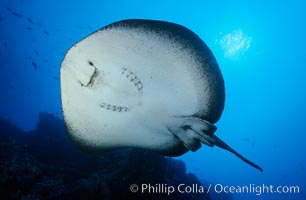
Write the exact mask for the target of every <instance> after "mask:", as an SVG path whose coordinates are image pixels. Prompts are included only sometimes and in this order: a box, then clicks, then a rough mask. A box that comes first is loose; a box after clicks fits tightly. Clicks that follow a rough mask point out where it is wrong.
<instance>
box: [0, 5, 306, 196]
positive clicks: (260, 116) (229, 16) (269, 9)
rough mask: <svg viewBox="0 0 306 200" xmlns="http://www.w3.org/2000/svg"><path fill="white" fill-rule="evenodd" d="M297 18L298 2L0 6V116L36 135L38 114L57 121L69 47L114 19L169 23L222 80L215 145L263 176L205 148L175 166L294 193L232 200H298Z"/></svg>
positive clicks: (300, 49)
mask: <svg viewBox="0 0 306 200" xmlns="http://www.w3.org/2000/svg"><path fill="white" fill-rule="evenodd" d="M305 10H306V4H305V3H304V2H303V1H301V0H300V1H299V0H293V1H290V2H280V1H256V2H255V1H254V2H247V1H224V0H223V1H222V0H220V1H189V2H187V1H180V0H178V1H174V0H173V1H172V0H171V1H152V2H145V1H136V0H132V1H109V2H107V1H97V0H92V1H90V2H88V1H80V0H78V1H72V0H66V1H59V0H53V1H36V0H27V1H26V0H13V1H12V0H2V1H1V2H0V63H1V66H0V80H1V85H0V94H1V96H0V116H1V117H4V118H6V119H8V120H9V121H11V122H12V123H13V124H16V125H18V126H19V127H20V128H21V129H23V130H24V131H30V130H33V129H35V128H36V125H37V123H38V119H39V115H40V113H41V112H48V113H53V114H54V115H55V116H57V117H59V118H60V119H62V114H61V102H60V80H59V69H60V64H61V62H62V59H63V57H64V55H65V53H66V51H67V50H68V49H69V48H70V47H71V46H72V45H73V44H74V43H76V42H77V41H79V40H80V39H81V38H83V37H85V36H87V35H88V34H90V33H91V32H93V31H95V30H97V29H99V28H101V27H103V26H105V25H108V24H110V23H112V22H115V21H118V20H122V19H130V18H142V19H156V20H164V21H170V22H175V23H178V24H181V25H183V26H186V27H188V28H189V29H191V30H192V31H194V32H195V33H197V34H198V35H199V36H200V37H201V38H202V39H203V40H204V41H205V43H206V44H207V45H208V46H209V47H210V48H211V50H212V51H213V53H214V55H215V57H216V59H217V61H218V64H219V66H220V69H221V71H222V73H223V76H224V80H225V86H226V104H225V109H224V112H223V115H222V117H221V119H220V120H219V122H218V123H217V124H216V125H217V127H218V130H217V132H216V135H218V136H219V137H220V138H222V139H224V141H226V142H227V143H228V144H230V145H231V146H232V147H233V148H234V149H236V150H237V151H238V152H240V153H241V154H242V155H244V156H246V157H247V158H249V159H250V160H252V161H254V162H255V163H257V164H259V165H260V166H261V167H262V168H263V169H264V172H263V173H261V172H258V171H257V170H255V169H253V168H252V167H249V166H248V165H246V164H245V163H243V162H241V161H240V160H239V159H237V158H236V157H235V156H233V155H231V154H229V153H228V152H225V151H223V150H221V149H218V148H209V147H206V146H203V147H202V148H201V149H199V150H198V151H197V152H194V153H192V152H189V153H187V154H185V155H183V156H180V157H178V159H180V160H183V161H184V162H185V163H186V166H187V170H188V171H189V172H191V173H194V174H195V175H196V176H197V177H198V178H199V179H200V180H202V183H203V185H204V186H209V185H210V184H212V187H213V188H214V186H215V187H216V188H215V189H218V187H219V188H220V185H223V186H234V187H236V188H237V187H238V186H245V185H247V186H249V185H252V186H262V185H263V184H264V185H267V186H270V185H272V186H274V188H276V187H277V186H284V187H282V188H283V189H284V190H286V189H288V188H290V186H298V187H299V192H295V193H293V192H289V191H287V190H286V191H284V190H283V191H282V193H280V192H274V193H271V192H263V194H259V192H249V193H240V192H238V191H236V192H233V193H232V196H233V199H306V194H305V192H306V191H305V189H306V181H305V180H306V172H305V166H306V156H305V155H306V154H305V152H306V151H305V133H306V129H305V124H306V114H305V113H306V106H305V100H306V88H305V86H306V78H305V75H306V70H305V66H306V51H305V48H304V46H305V44H306V39H305V35H306V28H305V19H306V14H305ZM217 186H218V187H217ZM224 192H225V191H222V193H224ZM214 195H215V198H219V197H218V194H214ZM214 195H212V198H213V197H214Z"/></svg>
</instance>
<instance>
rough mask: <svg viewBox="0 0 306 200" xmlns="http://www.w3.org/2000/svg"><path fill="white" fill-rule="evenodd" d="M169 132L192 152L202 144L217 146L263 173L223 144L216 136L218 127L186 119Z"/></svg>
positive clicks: (197, 119) (204, 121)
mask: <svg viewBox="0 0 306 200" xmlns="http://www.w3.org/2000/svg"><path fill="white" fill-rule="evenodd" d="M169 130H170V132H172V133H173V134H174V135H175V136H176V137H177V138H179V140H181V142H182V143H183V144H184V146H185V147H186V148H187V149H189V150H191V151H196V150H198V149H199V148H200V147H201V143H203V144H206V145H207V146H210V147H213V146H214V145H216V146H218V147H220V148H222V149H225V150H227V151H229V152H231V153H233V154H235V155H236V156H237V157H238V158H240V159H241V160H242V161H244V162H246V163H248V164H249V165H251V166H253V167H254V168H256V169H258V170H260V171H261V172H262V171H263V169H262V168H261V167H259V166H258V165H256V164H255V163H253V162H251V161H250V160H248V159H246V158H245V157H243V156H242V155H240V154H239V153H238V152H236V151H235V150H234V149H233V148H231V147H230V146H229V145H227V144H226V143H225V142H223V141H222V140H221V139H220V138H218V137H217V136H215V135H214V132H215V131H216V130H217V127H216V126H215V125H213V124H211V123H210V122H208V121H206V120H203V119H199V118H195V117H186V118H185V120H183V123H182V124H181V125H180V126H179V127H176V128H173V127H170V128H169Z"/></svg>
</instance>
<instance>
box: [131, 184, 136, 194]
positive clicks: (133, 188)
mask: <svg viewBox="0 0 306 200" xmlns="http://www.w3.org/2000/svg"><path fill="white" fill-rule="evenodd" d="M130 190H131V192H134V193H135V192H137V191H138V185H136V184H132V185H131V186H130Z"/></svg>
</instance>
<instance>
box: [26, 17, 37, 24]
mask: <svg viewBox="0 0 306 200" xmlns="http://www.w3.org/2000/svg"><path fill="white" fill-rule="evenodd" d="M27 20H28V21H29V22H30V23H31V24H33V25H35V23H34V22H33V20H32V19H31V18H30V17H28V18H27Z"/></svg>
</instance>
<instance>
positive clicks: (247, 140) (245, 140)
mask: <svg viewBox="0 0 306 200" xmlns="http://www.w3.org/2000/svg"><path fill="white" fill-rule="evenodd" d="M241 141H244V142H249V141H250V140H249V139H247V138H243V139H241Z"/></svg>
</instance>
